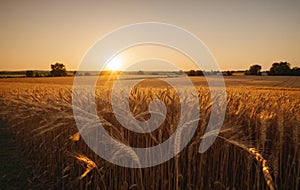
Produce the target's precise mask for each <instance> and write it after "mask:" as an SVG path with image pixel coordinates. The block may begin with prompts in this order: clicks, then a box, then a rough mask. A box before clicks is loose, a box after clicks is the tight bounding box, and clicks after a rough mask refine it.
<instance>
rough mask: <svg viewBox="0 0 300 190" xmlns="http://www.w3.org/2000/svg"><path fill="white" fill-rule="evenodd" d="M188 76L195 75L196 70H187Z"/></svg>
mask: <svg viewBox="0 0 300 190" xmlns="http://www.w3.org/2000/svg"><path fill="white" fill-rule="evenodd" d="M187 75H188V76H196V71H195V70H190V71H188V72H187Z"/></svg>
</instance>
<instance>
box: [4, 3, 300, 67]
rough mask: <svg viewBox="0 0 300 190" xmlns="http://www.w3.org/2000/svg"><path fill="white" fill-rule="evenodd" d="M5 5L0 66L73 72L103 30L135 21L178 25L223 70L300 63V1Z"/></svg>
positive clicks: (296, 64) (104, 31)
mask: <svg viewBox="0 0 300 190" xmlns="http://www.w3.org/2000/svg"><path fill="white" fill-rule="evenodd" d="M207 2H209V3H204V2H203V3H202V2H198V1H197V2H196V1H182V2H175V1H174V2H173V1H164V2H160V1H156V2H153V1H120V2H104V1H99V0H98V1H89V2H88V1H56V2H53V1H44V0H36V1H33V0H26V1H11V0H1V2H0V23H1V30H0V40H1V45H0V51H1V56H0V70H26V69H43V70H49V69H50V64H51V63H53V62H56V61H61V62H63V63H65V64H66V66H67V69H68V70H74V69H76V68H77V65H78V64H79V63H80V61H81V58H82V57H83V56H84V53H85V52H86V51H87V49H88V48H89V47H90V46H91V45H92V44H93V43H94V42H95V41H96V40H98V39H99V38H101V37H102V36H103V35H104V34H107V33H109V32H110V31H112V30H114V29H116V28H118V27H121V26H123V25H128V24H133V23H137V22H149V21H155V22H164V23H170V24H174V25H178V26H180V27H182V28H185V29H187V30H189V31H190V32H192V33H194V34H195V35H196V36H198V37H199V38H200V39H201V40H202V41H203V42H204V43H205V44H206V45H207V46H208V47H209V49H210V50H211V51H212V53H213V54H214V56H215V57H216V59H217V61H218V63H219V65H220V68H221V69H222V70H237V69H247V68H249V66H250V65H252V64H254V63H258V64H260V65H262V66H263V70H267V69H269V68H270V66H271V64H272V63H273V62H274V61H288V62H290V63H291V64H292V66H300V11H299V10H300V1H298V0H294V1H291V0H287V1H282V0H281V1H279V0H268V1H267V0H264V1H261V0H255V1H243V0H242V1H240V0H236V1H226V2H225V1H213V2H212V1H207Z"/></svg>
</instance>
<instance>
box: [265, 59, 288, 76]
mask: <svg viewBox="0 0 300 190" xmlns="http://www.w3.org/2000/svg"><path fill="white" fill-rule="evenodd" d="M291 74H292V70H291V64H290V63H288V62H280V63H273V64H272V67H271V68H270V75H291Z"/></svg>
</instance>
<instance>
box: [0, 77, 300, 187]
mask: <svg viewBox="0 0 300 190" xmlns="http://www.w3.org/2000/svg"><path fill="white" fill-rule="evenodd" d="M252 79H253V80H252V81H249V78H248V79H247V78H246V79H245V80H244V83H243V80H240V82H238V78H233V79H231V78H228V79H225V82H226V85H227V89H226V91H227V110H226V115H225V120H224V123H223V126H222V129H221V131H220V134H219V135H218V137H217V139H216V141H215V142H214V144H213V145H212V146H211V147H210V148H209V149H208V150H207V151H206V152H205V153H202V154H200V153H198V147H199V144H200V142H201V140H202V138H203V134H204V131H205V128H206V125H207V123H208V120H209V116H210V113H211V99H210V91H209V89H208V88H207V86H206V85H205V81H203V80H202V79H200V80H199V79H197V78H193V79H192V81H193V82H194V84H196V90H197V92H198V98H199V105H200V117H199V123H198V128H197V130H196V132H195V134H194V136H193V138H192V140H191V141H190V142H189V144H188V145H187V146H186V147H185V148H184V149H183V150H182V151H181V152H180V153H179V154H178V155H176V156H175V157H174V158H172V159H171V160H169V161H167V162H165V163H163V164H160V165H157V166H153V167H148V168H140V169H131V168H125V167H120V166H117V165H114V164H112V163H110V162H108V161H106V160H104V159H102V158H101V157H99V156H98V155H97V154H95V153H94V152H93V151H92V150H91V149H90V148H89V147H88V146H87V144H86V143H85V142H84V140H83V139H82V138H81V136H80V133H79V132H78V129H77V127H76V123H75V120H74V116H73V111H72V78H71V77H69V78H41V79H3V80H1V81H0V105H1V108H0V118H1V119H2V120H4V121H5V123H7V125H8V126H9V130H10V131H12V132H13V134H14V136H15V138H16V143H17V145H18V147H19V150H20V152H21V154H22V155H24V157H25V158H26V159H27V160H28V161H29V164H28V168H30V172H31V173H32V175H31V176H30V178H29V179H28V181H29V188H31V189H300V89H299V82H298V81H300V80H299V78H297V77H294V78H287V77H286V78H276V77H275V78H271V77H269V78H267V79H266V80H265V81H264V79H261V78H252ZM151 80H155V79H150V82H149V83H147V82H146V83H144V84H141V85H140V86H137V87H136V88H134V89H133V90H132V91H131V94H130V108H131V110H132V113H133V115H134V116H136V117H138V119H140V120H142V121H143V120H146V119H147V118H149V113H147V110H148V104H149V103H150V102H151V100H153V99H154V98H159V99H160V100H162V101H163V102H164V103H165V105H166V108H167V111H168V112H167V116H166V119H165V121H164V122H163V124H162V125H161V126H160V127H159V128H158V129H157V130H155V131H153V132H151V133H149V134H136V133H134V132H132V131H129V130H128V129H126V128H124V127H122V126H121V125H120V124H119V123H118V121H117V120H116V118H115V117H114V115H113V111H112V108H111V105H110V104H109V101H110V98H109V97H110V86H109V85H107V86H103V85H102V86H101V85H99V86H98V87H97V90H96V92H95V94H96V99H95V102H96V106H97V114H98V117H99V118H100V120H101V121H102V122H103V123H104V127H105V129H106V130H107V131H108V132H109V134H110V135H111V136H112V137H113V138H115V139H116V140H118V141H120V142H122V143H124V144H127V145H130V146H132V147H151V146H154V145H157V144H159V143H161V142H164V141H165V140H167V139H168V137H169V136H170V135H171V134H173V133H174V131H175V129H176V125H177V124H178V120H179V114H178V113H179V106H180V105H179V100H178V96H177V94H176V92H175V91H174V90H173V89H172V88H166V86H164V85H158V84H159V83H158V82H155V83H154V82H153V81H151ZM246 81H247V83H246ZM278 81H279V82H278ZM282 81H283V82H282ZM250 83H251V84H250ZM147 84H148V85H149V84H152V86H151V87H149V86H147ZM153 84H155V85H153ZM166 89H168V90H166ZM187 93H188V92H187ZM88 98H90V97H89V96H88V95H86V96H84V95H83V96H82V101H83V102H84V100H86V99H88ZM184 101H188V100H184ZM193 109H195V108H194V107H193V106H191V107H190V110H189V111H190V112H193ZM140 113H145V114H140ZM83 115H84V113H83ZM186 122H188V118H186ZM87 125H92V123H89V121H88V120H87ZM179 140H180V139H179ZM174 146H176V145H174ZM120 156H122V155H120Z"/></svg>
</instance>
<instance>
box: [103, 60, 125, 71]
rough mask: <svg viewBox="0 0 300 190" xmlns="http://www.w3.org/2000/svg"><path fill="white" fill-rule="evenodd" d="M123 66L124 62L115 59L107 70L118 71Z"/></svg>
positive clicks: (108, 65)
mask: <svg viewBox="0 0 300 190" xmlns="http://www.w3.org/2000/svg"><path fill="white" fill-rule="evenodd" d="M121 66H122V60H121V59H120V58H117V57H115V58H113V59H112V60H111V61H110V62H109V63H108V64H107V66H106V69H107V70H111V71H116V70H118V69H120V68H121Z"/></svg>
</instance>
